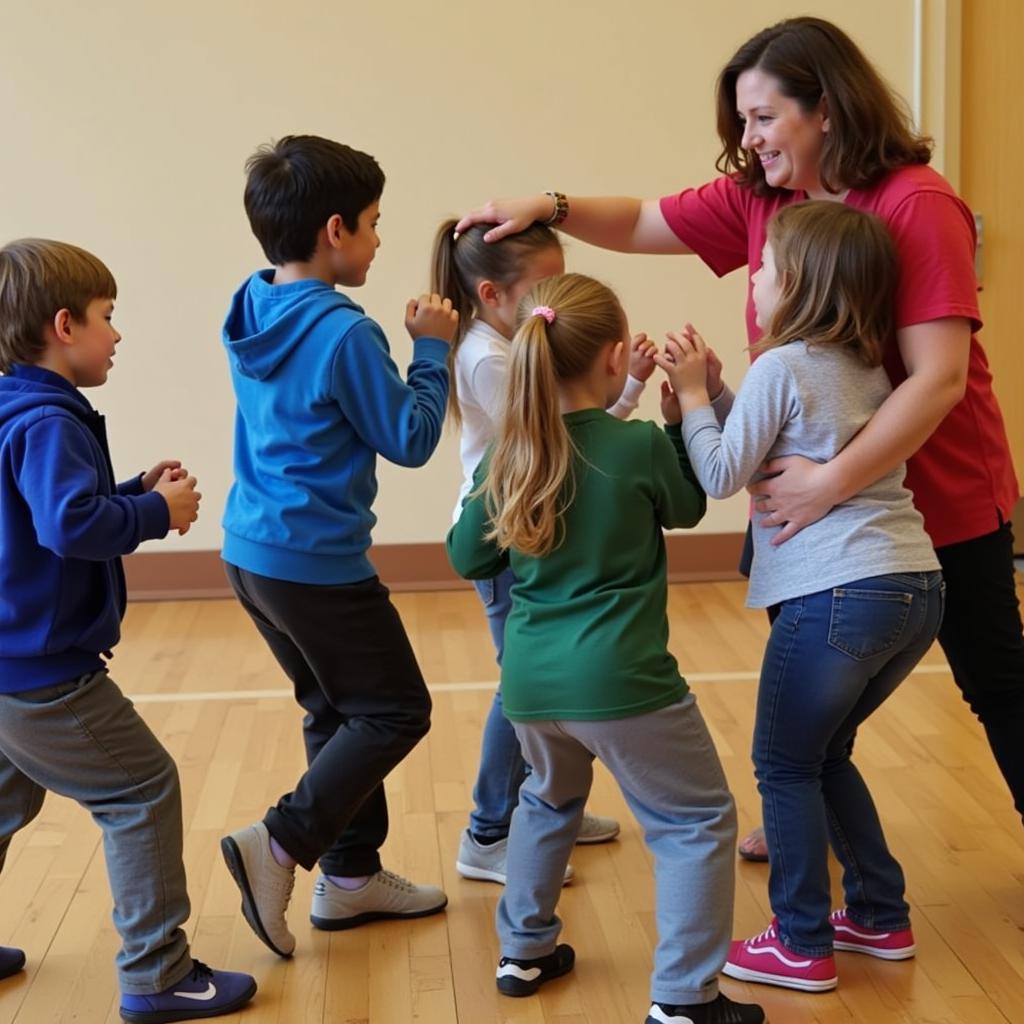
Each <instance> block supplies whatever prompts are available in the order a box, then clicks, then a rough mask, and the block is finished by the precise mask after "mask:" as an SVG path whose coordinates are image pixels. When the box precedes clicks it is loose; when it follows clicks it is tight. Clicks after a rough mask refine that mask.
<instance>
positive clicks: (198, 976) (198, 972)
mask: <svg viewBox="0 0 1024 1024" xmlns="http://www.w3.org/2000/svg"><path fill="white" fill-rule="evenodd" d="M189 977H190V978H191V979H192V980H193V981H200V980H202V979H203V978H212V977H213V969H212V968H210V967H207V966H206V964H204V963H203V961H202V960H193V961H192V973H191V974H190V975H189Z"/></svg>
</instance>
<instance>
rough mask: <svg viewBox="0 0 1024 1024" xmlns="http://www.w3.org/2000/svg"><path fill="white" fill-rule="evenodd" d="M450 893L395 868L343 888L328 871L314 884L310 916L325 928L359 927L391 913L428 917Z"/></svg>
mask: <svg viewBox="0 0 1024 1024" xmlns="http://www.w3.org/2000/svg"><path fill="white" fill-rule="evenodd" d="M447 903H448V897H447V896H445V894H444V893H443V892H442V891H441V890H440V889H438V888H436V887H435V886H433V885H415V884H413V883H412V882H410V881H409V880H408V879H405V878H402V877H401V876H399V875H396V874H394V873H392V872H391V871H383V870H382V871H378V872H377V873H376V874H375V875H371V876H370V880H369V881H368V882H367V883H366V885H364V886H363V887H362V888H361V889H341V888H339V887H338V886H336V885H335V884H334V883H333V882H332V881H331V880H330V879H329V878H327V877H326V876H325V875H320V877H319V878H317V880H316V886H315V887H314V888H313V907H312V910H311V911H310V915H309V919H310V921H312V922H313V925H314V926H315V927H317V928H320V929H322V930H323V931H328V932H335V931H340V930H341V929H343V928H355V927H357V926H358V925H361V924H366V922H367V921H378V920H380V919H381V918H389V917H426V916H427V915H428V914H436V913H437V912H438V911H440V910H444V908H445V906H446V905H447Z"/></svg>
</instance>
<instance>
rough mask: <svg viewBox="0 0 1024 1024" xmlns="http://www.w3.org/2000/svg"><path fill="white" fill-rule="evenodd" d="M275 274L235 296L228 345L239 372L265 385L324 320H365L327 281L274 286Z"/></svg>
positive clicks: (266, 273)
mask: <svg viewBox="0 0 1024 1024" xmlns="http://www.w3.org/2000/svg"><path fill="white" fill-rule="evenodd" d="M273 277H274V271H273V269H269V270H260V271H258V272H257V273H255V274H253V275H252V277H250V278H249V279H248V280H247V281H246V282H245V283H244V284H243V285H242V286H241V287H240V288H239V289H238V291H237V292H235V294H234V297H233V298H232V300H231V308H230V309H229V310H228V315H227V317H226V319H225V320H224V330H223V340H224V345H225V347H226V348H227V350H228V353H229V355H230V357H231V359H232V360H233V362H234V363H235V364H236V366H237V368H238V370H239V372H241V373H243V374H245V376H247V377H254V378H256V379H257V380H265V379H266V378H267V377H269V376H271V374H273V373H274V371H275V370H276V369H277V368H278V366H280V365H281V363H283V362H284V361H285V360H286V359H287V358H288V357H289V356H290V355H291V353H292V351H293V350H294V349H295V348H296V347H297V346H298V345H299V343H300V342H302V341H303V340H304V339H305V338H306V337H307V336H308V334H309V332H310V331H311V330H312V329H313V327H314V326H315V325H316V324H317V323H318V322H319V321H320V320H322V319H324V318H325V317H327V316H330V315H331V314H333V313H336V312H338V311H339V310H346V311H348V312H349V314H351V313H352V312H355V313H358V314H361V313H362V312H363V310H362V308H361V307H360V306H357V305H356V304H355V303H354V302H353V301H352V300H351V299H349V298H348V297H347V296H345V295H342V293H341V292H339V291H336V290H335V289H334V287H333V286H332V285H329V284H327V283H326V282H324V281H295V282H293V283H291V284H277V285H275V284H272V283H271V281H272V280H273Z"/></svg>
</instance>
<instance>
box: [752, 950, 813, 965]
mask: <svg viewBox="0 0 1024 1024" xmlns="http://www.w3.org/2000/svg"><path fill="white" fill-rule="evenodd" d="M743 952H744V953H749V954H750V955H751V956H773V957H775V959H776V960H781V961H782V963H784V964H785V965H786V966H787V967H793V968H798V967H810V966H811V964H812V962H813V961H811V960H790V959H789V958H788V957H786V956H783V954H782V953H780V952H779V951H778V950H777V949H776V948H775V947H774V946H762V947H761V948H760V949H757V948H755V949H751V948H749V947H748V948H747V949H745V950H744V951H743Z"/></svg>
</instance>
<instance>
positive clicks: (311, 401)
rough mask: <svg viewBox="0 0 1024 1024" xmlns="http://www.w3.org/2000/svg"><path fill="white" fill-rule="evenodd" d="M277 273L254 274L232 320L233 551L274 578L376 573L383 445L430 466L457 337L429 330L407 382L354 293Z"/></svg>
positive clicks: (229, 519) (228, 546)
mask: <svg viewBox="0 0 1024 1024" xmlns="http://www.w3.org/2000/svg"><path fill="white" fill-rule="evenodd" d="M273 275H274V271H273V270H264V271H260V272H259V273H256V274H253V276H252V277H250V278H249V280H247V281H246V282H245V283H244V284H243V285H242V286H241V288H239V289H238V291H237V292H236V293H235V296H234V298H233V300H232V302H231V309H230V310H229V312H228V315H227V319H226V320H225V323H224V332H223V333H224V345H225V347H226V348H227V352H228V361H229V363H230V367H231V380H232V383H233V385H234V389H235V397H236V400H237V403H238V408H237V413H236V416H235V454H234V470H235V482H234V484H233V486H232V488H231V491H230V493H229V494H228V501H227V508H226V510H225V512H224V550H223V557H224V560H225V561H227V562H229V563H231V564H232V565H236V566H238V567H239V568H242V569H246V570H248V571H249V572H253V573H257V574H258V575H261V576H269V577H271V578H272V579H280V580H291V581H293V582H297V583H314V584H344V583H353V582H355V581H357V580H361V579H367V578H368V577H370V576H372V575H374V570H373V567H372V566H371V564H370V561H369V559H368V557H367V550H368V548H369V546H370V530H371V529H372V527H373V525H374V523H375V522H376V517H375V516H374V514H373V512H372V511H371V507H372V505H373V499H374V498H375V497H376V494H377V476H376V460H377V454H378V453H379V454H381V455H383V456H384V458H386V459H388V460H389V461H391V462H395V463H397V464H398V465H400V466H421V465H423V463H425V462H426V461H427V459H428V458H429V457H430V455H431V453H432V452H433V451H434V448H435V447H436V446H437V442H438V440H439V439H440V437H441V428H442V426H443V423H444V414H445V403H446V401H447V397H448V370H447V368H446V359H447V355H448V345H447V344H446V343H445V342H443V341H441V340H440V339H438V338H427V337H424V338H419V339H417V340H416V342H415V343H414V345H413V360H412V363H411V364H410V366H409V370H408V375H407V380H404V381H403V380H402V378H401V376H400V375H399V373H398V368H397V367H396V366H395V364H394V362H393V360H392V359H391V356H390V354H389V350H388V343H387V340H386V339H385V337H384V333H383V331H381V329H380V327H378V325H377V324H376V323H374V321H373V320H371V319H370V318H369V317H367V316H366V315H365V314H364V313H363V310H362V309H361V308H360V307H359V306H357V305H356V304H355V303H354V302H352V300H351V299H349V298H348V297H347V296H345V295H343V294H341V293H340V292H338V291H336V290H335V289H334V288H333V287H331V286H330V285H329V284H326V283H324V282H322V281H297V282H294V283H292V284H279V285H275V284H271V281H272V279H273Z"/></svg>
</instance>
